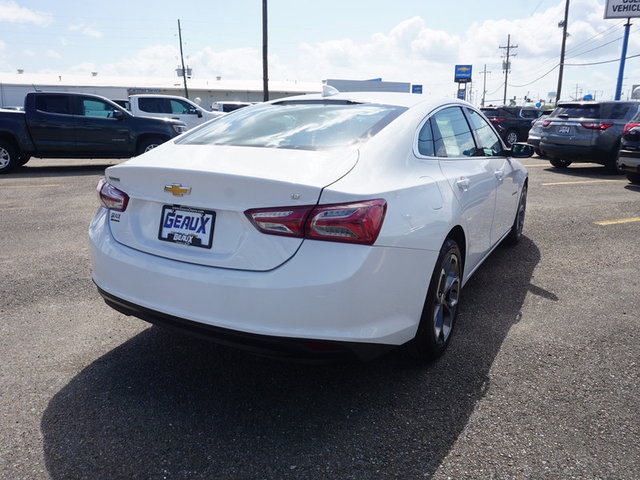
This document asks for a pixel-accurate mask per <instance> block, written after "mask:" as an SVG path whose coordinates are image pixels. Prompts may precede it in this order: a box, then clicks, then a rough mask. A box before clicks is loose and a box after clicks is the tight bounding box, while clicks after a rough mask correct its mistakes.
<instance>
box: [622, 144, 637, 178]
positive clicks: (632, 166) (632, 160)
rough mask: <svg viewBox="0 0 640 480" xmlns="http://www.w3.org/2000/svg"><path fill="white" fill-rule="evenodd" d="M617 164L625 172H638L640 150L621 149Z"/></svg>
mask: <svg viewBox="0 0 640 480" xmlns="http://www.w3.org/2000/svg"><path fill="white" fill-rule="evenodd" d="M618 166H619V167H620V168H621V169H622V170H624V171H625V172H631V173H640V151H639V150H625V149H621V150H620V156H619V157H618Z"/></svg>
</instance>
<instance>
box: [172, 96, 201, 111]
mask: <svg viewBox="0 0 640 480" xmlns="http://www.w3.org/2000/svg"><path fill="white" fill-rule="evenodd" d="M169 105H170V108H171V113H175V114H178V115H195V114H196V109H195V107H194V106H193V105H190V104H189V103H187V102H183V101H181V100H175V99H173V98H172V99H171V100H169Z"/></svg>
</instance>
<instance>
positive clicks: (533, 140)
mask: <svg viewBox="0 0 640 480" xmlns="http://www.w3.org/2000/svg"><path fill="white" fill-rule="evenodd" d="M551 112H552V110H542V112H541V114H540V116H539V117H538V118H536V119H535V120H532V121H531V129H530V130H529V136H528V137H527V143H528V144H529V145H532V146H533V148H534V149H535V152H536V155H538V156H542V152H541V151H540V148H539V147H540V137H541V136H542V123H543V122H544V121H545V120H546V118H547V117H548V116H549V115H550V114H551Z"/></svg>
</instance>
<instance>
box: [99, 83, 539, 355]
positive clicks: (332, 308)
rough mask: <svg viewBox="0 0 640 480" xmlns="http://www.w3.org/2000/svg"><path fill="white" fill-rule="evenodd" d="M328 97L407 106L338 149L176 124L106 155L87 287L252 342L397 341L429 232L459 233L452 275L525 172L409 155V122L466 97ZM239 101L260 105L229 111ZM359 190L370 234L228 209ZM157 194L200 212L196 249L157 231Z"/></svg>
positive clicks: (420, 278) (502, 213) (497, 229)
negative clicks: (203, 216)
mask: <svg viewBox="0 0 640 480" xmlns="http://www.w3.org/2000/svg"><path fill="white" fill-rule="evenodd" d="M297 99H298V100H301V101H309V100H313V99H315V100H318V101H323V100H324V97H321V96H305V97H297ZM329 99H330V100H348V101H355V102H373V103H378V104H384V105H399V106H403V107H407V108H408V109H407V110H406V111H405V112H404V113H402V114H401V115H400V116H399V117H397V118H396V119H395V120H393V121H392V122H391V123H390V124H388V125H387V126H386V127H385V128H383V129H382V130H381V131H379V132H378V133H377V134H375V135H374V136H373V137H371V138H369V139H368V140H367V141H365V142H361V143H358V144H356V145H353V146H350V147H345V148H339V149H330V150H318V151H304V150H290V149H285V148H259V147H241V146H221V145H192V144H185V141H183V142H181V140H180V139H185V138H188V136H189V133H187V134H185V135H183V137H180V139H179V140H178V141H176V142H167V143H166V144H164V145H161V146H160V147H158V148H156V149H154V150H153V151H151V152H149V153H147V154H145V155H142V156H140V157H137V158H135V159H132V160H130V161H127V162H125V163H123V164H120V165H117V166H114V167H109V168H108V169H107V171H106V176H107V180H108V181H109V182H110V183H111V184H112V185H113V186H114V187H116V188H117V189H119V190H121V191H123V192H126V193H127V194H128V195H129V196H130V197H131V199H130V202H129V206H128V207H127V209H126V210H125V211H124V212H122V213H116V214H114V213H113V212H109V211H107V210H106V209H105V208H104V207H102V208H100V209H99V211H98V212H97V214H96V216H95V218H94V219H93V221H92V223H91V226H90V229H89V237H90V241H91V255H92V260H93V280H94V282H95V283H96V285H97V286H98V287H99V289H100V290H101V291H102V292H104V294H106V295H108V296H110V297H112V298H117V299H121V300H123V301H124V302H127V303H128V304H132V305H137V306H140V307H143V308H146V309H150V310H152V311H154V312H159V313H160V314H166V315H171V316H173V317H177V318H179V319H185V320H188V321H191V322H196V323H197V324H203V325H208V326H212V327H217V328H224V329H228V330H229V331H233V332H239V333H247V334H257V335H261V336H265V337H267V338H269V337H274V338H275V337H277V338H290V339H306V340H313V341H316V340H318V341H335V342H347V343H355V344H360V343H362V344H383V345H402V344H404V343H406V342H408V341H410V340H412V339H413V338H414V336H415V335H416V332H417V329H418V325H419V323H420V317H421V312H422V309H423V305H424V302H425V297H426V293H427V289H428V288H429V280H430V278H431V274H432V272H433V271H434V267H435V265H436V262H437V260H438V255H439V252H440V249H441V247H442V246H443V244H444V242H445V239H447V237H448V236H449V235H450V234H451V232H452V231H453V230H454V229H461V231H463V232H464V236H465V241H466V250H465V252H466V253H465V254H464V255H465V257H464V271H463V277H462V284H464V283H466V281H467V280H468V279H469V277H470V275H471V274H472V273H473V271H475V269H476V268H478V266H479V265H480V264H481V263H482V261H483V260H484V259H485V258H486V257H487V256H488V255H489V254H490V253H491V251H492V250H493V249H494V248H495V247H496V246H497V245H498V243H499V242H500V241H501V240H502V239H503V238H504V237H505V236H506V235H507V234H508V233H509V231H510V228H511V226H512V224H513V223H514V218H515V217H516V214H517V211H518V202H519V198H520V192H521V191H522V188H523V185H524V183H525V181H526V177H527V172H526V170H525V169H524V167H522V165H521V164H520V163H519V162H518V161H517V160H516V159H514V158H510V157H505V156H493V157H487V156H478V157H473V156H471V157H470V156H460V157H457V158H451V157H446V158H443V157H434V156H427V155H423V154H421V153H420V151H419V148H418V140H417V138H418V134H419V132H420V129H421V128H422V126H423V125H424V122H425V121H426V120H427V119H431V118H434V117H433V116H434V115H435V114H437V112H439V111H441V110H442V109H444V108H465V109H472V107H471V106H470V105H468V104H466V103H464V102H459V101H455V100H453V101H449V100H446V101H444V102H436V101H432V100H424V99H423V98H422V97H421V96H419V95H403V94H381V93H349V94H339V95H336V96H333V97H330V98H329ZM329 99H327V100H329ZM277 102H279V100H276V101H274V102H271V103H277ZM253 108H265V107H247V109H243V111H246V112H251V109H253ZM476 113H477V111H476ZM247 115H250V113H247ZM216 123H217V122H216ZM203 128H204V129H206V128H207V127H203ZM490 130H491V131H492V132H494V131H493V128H492V127H490ZM494 133H495V132H494ZM496 137H497V135H496ZM498 141H499V142H500V145H502V148H504V145H503V144H502V143H501V141H500V140H499V139H498ZM186 143H188V142H186ZM170 184H180V185H181V186H187V185H188V186H189V187H190V188H191V191H190V193H189V195H186V196H184V197H174V196H172V195H171V194H170V193H167V192H165V191H164V187H165V186H167V185H170ZM369 199H384V200H386V203H387V210H386V215H385V217H384V221H383V224H382V227H381V229H380V232H379V235H378V236H377V238H376V240H375V243H374V244H373V245H353V244H345V243H336V242H328V241H320V240H310V239H301V238H290V237H281V236H274V235H267V234H265V233H263V232H261V231H259V230H257V228H256V227H255V226H254V225H253V224H252V223H251V221H250V220H249V219H248V218H247V216H246V215H244V212H245V211H246V210H247V209H251V208H263V207H282V206H295V205H314V204H316V203H320V204H322V205H326V204H338V203H340V204H342V203H349V202H360V201H364V200H369ZM165 204H180V205H185V206H189V207H193V208H200V209H207V210H214V211H215V212H216V213H217V217H216V224H215V230H214V242H213V247H212V248H211V250H205V249H194V248H193V247H190V246H186V245H180V244H170V243H167V242H162V241H159V240H158V238H157V237H158V226H159V221H160V215H161V209H162V205H165Z"/></svg>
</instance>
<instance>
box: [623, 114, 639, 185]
mask: <svg viewBox="0 0 640 480" xmlns="http://www.w3.org/2000/svg"><path fill="white" fill-rule="evenodd" d="M618 169H619V170H620V171H622V172H624V174H625V175H626V176H627V178H628V179H629V181H630V182H631V183H635V184H636V185H638V184H640V114H637V115H636V116H635V117H633V118H632V119H631V121H630V122H629V123H627V124H626V125H625V126H624V129H623V133H622V139H621V141H620V152H619V153H618Z"/></svg>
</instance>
